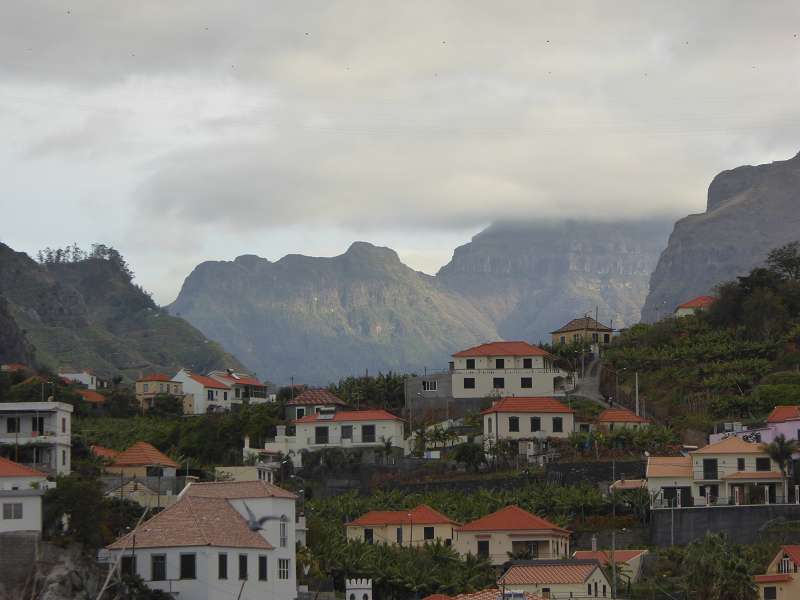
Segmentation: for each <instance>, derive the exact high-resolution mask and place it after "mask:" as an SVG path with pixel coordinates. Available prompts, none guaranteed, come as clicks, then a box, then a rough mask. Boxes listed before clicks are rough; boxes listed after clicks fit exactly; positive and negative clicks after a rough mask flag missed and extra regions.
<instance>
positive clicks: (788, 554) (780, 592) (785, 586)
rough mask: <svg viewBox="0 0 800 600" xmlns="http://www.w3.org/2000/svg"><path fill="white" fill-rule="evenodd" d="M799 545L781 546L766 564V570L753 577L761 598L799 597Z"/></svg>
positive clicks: (775, 599) (762, 599) (792, 598)
mask: <svg viewBox="0 0 800 600" xmlns="http://www.w3.org/2000/svg"><path fill="white" fill-rule="evenodd" d="M798 568H800V546H781V548H780V550H778V552H777V554H775V556H774V558H773V559H772V561H771V562H770V563H769V565H768V566H767V572H766V573H764V574H763V575H756V576H755V577H753V580H754V581H755V583H756V585H757V586H758V597H759V598H760V599H761V600H795V599H796V598H800V575H798Z"/></svg>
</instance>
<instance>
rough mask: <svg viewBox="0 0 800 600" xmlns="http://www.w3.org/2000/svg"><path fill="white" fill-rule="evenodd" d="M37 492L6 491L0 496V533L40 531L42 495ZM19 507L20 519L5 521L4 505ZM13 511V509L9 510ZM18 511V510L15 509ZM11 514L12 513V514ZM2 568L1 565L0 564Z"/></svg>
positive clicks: (0, 564)
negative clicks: (20, 511)
mask: <svg viewBox="0 0 800 600" xmlns="http://www.w3.org/2000/svg"><path fill="white" fill-rule="evenodd" d="M43 493H44V492H40V491H38V490H28V491H22V490H20V491H16V492H12V491H7V492H2V493H1V494H0V533H6V532H12V531H35V532H37V533H41V531H42V494H43ZM7 504H8V505H21V510H22V518H20V519H5V518H3V513H4V511H5V505H7ZM9 510H12V511H13V510H14V509H9ZM17 510H19V508H17ZM12 514H13V512H12ZM0 566H2V563H0Z"/></svg>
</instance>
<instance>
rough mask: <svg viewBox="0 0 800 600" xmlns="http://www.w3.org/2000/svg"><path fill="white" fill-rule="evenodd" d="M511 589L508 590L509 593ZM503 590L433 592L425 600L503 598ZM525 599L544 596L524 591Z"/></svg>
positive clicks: (535, 599)
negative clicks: (452, 594)
mask: <svg viewBox="0 0 800 600" xmlns="http://www.w3.org/2000/svg"><path fill="white" fill-rule="evenodd" d="M509 591H511V590H506V593H508V592H509ZM501 596H502V590H499V589H497V588H491V589H488V590H481V591H480V592H471V593H469V594H458V595H457V596H447V595H446V594H432V595H430V596H425V598H424V599H423V600H501ZM523 598H524V599H525V600H542V597H541V596H539V595H538V594H534V593H533V592H523Z"/></svg>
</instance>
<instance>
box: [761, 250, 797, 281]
mask: <svg viewBox="0 0 800 600" xmlns="http://www.w3.org/2000/svg"><path fill="white" fill-rule="evenodd" d="M767 265H768V266H769V268H770V269H772V270H773V271H775V272H777V273H779V274H780V275H781V276H783V277H785V278H786V279H800V242H789V243H788V244H786V245H785V246H781V247H780V248H775V249H774V250H771V251H770V253H769V254H768V255H767Z"/></svg>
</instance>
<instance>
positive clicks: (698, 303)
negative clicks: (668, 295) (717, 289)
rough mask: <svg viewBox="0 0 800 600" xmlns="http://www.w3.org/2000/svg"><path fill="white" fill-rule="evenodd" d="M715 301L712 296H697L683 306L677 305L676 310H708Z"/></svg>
mask: <svg viewBox="0 0 800 600" xmlns="http://www.w3.org/2000/svg"><path fill="white" fill-rule="evenodd" d="M716 301H717V299H716V298H714V296H698V297H697V298H692V299H691V300H689V301H687V302H684V303H683V304H679V305H678V308H708V307H709V306H711V305H712V304H714V302H716Z"/></svg>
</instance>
